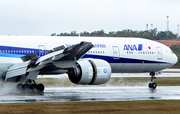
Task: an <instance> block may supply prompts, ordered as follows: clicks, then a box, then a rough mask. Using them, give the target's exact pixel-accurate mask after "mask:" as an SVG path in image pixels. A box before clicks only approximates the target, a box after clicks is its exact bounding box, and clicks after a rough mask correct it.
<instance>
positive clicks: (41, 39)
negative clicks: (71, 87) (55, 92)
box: [0, 36, 177, 92]
mask: <svg viewBox="0 0 180 114" xmlns="http://www.w3.org/2000/svg"><path fill="white" fill-rule="evenodd" d="M0 41H1V42H0V79H1V82H3V83H5V82H17V83H18V84H17V89H18V90H20V91H28V92H29V91H30V92H43V91H44V88H45V87H44V85H43V84H42V83H39V84H37V83H36V82H35V80H36V78H37V76H38V75H56V74H58V75H59V74H64V73H67V74H68V78H69V80H70V81H71V82H72V83H75V84H83V85H98V84H104V83H106V82H108V81H109V79H110V78H111V73H145V72H148V73H149V74H150V76H151V82H150V83H149V88H152V89H155V88H156V87H157V84H156V83H155V82H154V79H156V76H155V73H156V72H158V71H162V70H163V69H166V68H169V67H172V66H173V65H174V64H175V63H176V62H177V56H176V55H175V54H174V53H173V52H172V50H171V49H170V48H169V47H167V46H166V45H163V44H161V43H158V42H156V41H152V40H148V39H143V38H133V37H127V38H126V37H118V38H114V37H72V36H0ZM3 83H1V87H3Z"/></svg>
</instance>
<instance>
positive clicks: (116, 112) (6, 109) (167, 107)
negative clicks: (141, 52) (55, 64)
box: [0, 100, 180, 114]
mask: <svg viewBox="0 0 180 114" xmlns="http://www.w3.org/2000/svg"><path fill="white" fill-rule="evenodd" d="M179 107H180V101H176V100H151V101H115V102H113V101H112V102H68V103H16V104H0V113H1V114H25V113H26V114H60V113H61V114H74V113H76V114H102V113H103V114H121V113H122V114H144V113H146V114H154V113H155V114H157V113H158V114H179V112H180V108H179Z"/></svg>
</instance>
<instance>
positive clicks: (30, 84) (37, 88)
mask: <svg viewBox="0 0 180 114" xmlns="http://www.w3.org/2000/svg"><path fill="white" fill-rule="evenodd" d="M17 89H18V90H20V91H23V92H43V91H44V85H43V84H41V83H40V84H36V82H35V81H34V80H33V81H32V80H28V81H26V83H25V84H22V83H20V84H18V85H17Z"/></svg>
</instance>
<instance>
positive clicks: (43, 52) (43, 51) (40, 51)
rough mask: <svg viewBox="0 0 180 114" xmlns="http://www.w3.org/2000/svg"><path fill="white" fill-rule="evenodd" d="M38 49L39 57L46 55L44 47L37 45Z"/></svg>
mask: <svg viewBox="0 0 180 114" xmlns="http://www.w3.org/2000/svg"><path fill="white" fill-rule="evenodd" d="M38 48H39V56H40V57H41V56H44V55H46V47H45V46H44V45H39V46H38Z"/></svg>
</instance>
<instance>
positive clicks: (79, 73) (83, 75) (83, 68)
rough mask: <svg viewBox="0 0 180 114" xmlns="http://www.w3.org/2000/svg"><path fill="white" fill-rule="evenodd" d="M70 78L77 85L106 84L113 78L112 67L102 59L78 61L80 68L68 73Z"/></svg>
mask: <svg viewBox="0 0 180 114" xmlns="http://www.w3.org/2000/svg"><path fill="white" fill-rule="evenodd" d="M68 76H69V79H70V81H71V82H72V83H75V84H86V85H98V84H104V83H106V82H108V81H109V79H110V77H111V66H110V65H109V63H108V62H106V61H104V60H100V59H90V60H81V61H78V67H76V68H74V69H73V70H70V71H69V72H68Z"/></svg>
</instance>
